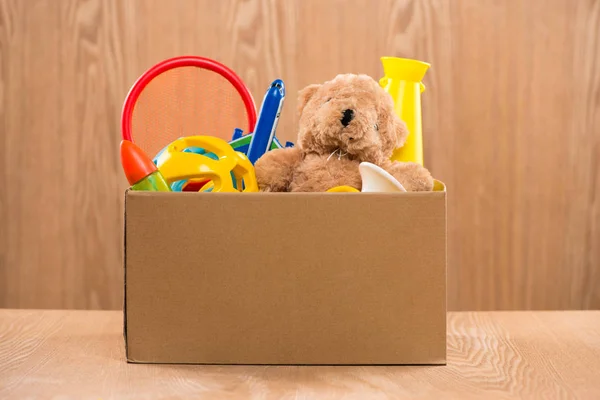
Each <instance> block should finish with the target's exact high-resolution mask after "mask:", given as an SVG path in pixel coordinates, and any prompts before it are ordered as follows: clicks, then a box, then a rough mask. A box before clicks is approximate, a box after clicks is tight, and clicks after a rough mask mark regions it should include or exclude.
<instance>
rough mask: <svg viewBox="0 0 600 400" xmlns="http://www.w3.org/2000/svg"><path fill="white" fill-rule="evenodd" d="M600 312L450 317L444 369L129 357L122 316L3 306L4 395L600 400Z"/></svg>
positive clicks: (0, 359)
mask: <svg viewBox="0 0 600 400" xmlns="http://www.w3.org/2000/svg"><path fill="white" fill-rule="evenodd" d="M598 371H600V312H598V311H570V312H488V313H485V312H482V313H450V314H449V316H448V365H447V366H356V367H354V366H335V367H327V366H318V367H311V366H302V367H296V366H285V367H278V366H197V365H144V364H127V363H126V361H125V354H124V344H123V336H122V314H121V313H120V312H117V311H31V310H1V311H0V377H1V378H2V379H0V397H2V398H36V397H39V396H43V397H45V398H77V399H94V400H97V399H99V398H101V399H128V398H192V397H198V396H202V398H210V399H212V398H214V399H234V398H240V399H258V398H260V399H291V398H294V399H312V398H319V399H339V398H344V399H346V398H347V399H366V398H368V399H389V398H394V399H403V398H422V399H439V398H460V399H469V398H486V399H508V398H552V399H563V398H564V399H567V398H568V399H575V398H580V399H593V398H598V396H600V381H599V380H598V376H599V375H598V374H599V373H598Z"/></svg>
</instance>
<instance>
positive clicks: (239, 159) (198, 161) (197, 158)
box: [156, 136, 258, 192]
mask: <svg viewBox="0 0 600 400" xmlns="http://www.w3.org/2000/svg"><path fill="white" fill-rule="evenodd" d="M189 147H200V148H202V149H204V150H206V152H207V153H213V154H215V155H217V157H219V159H218V160H215V159H212V158H210V157H208V156H206V155H204V154H197V153H188V152H183V150H185V149H186V148H189ZM156 164H157V166H158V169H159V170H160V173H161V174H162V175H163V177H164V178H165V180H166V181H167V182H168V183H169V184H171V183H173V182H175V181H179V180H183V179H209V180H210V181H211V182H209V183H207V185H210V186H211V187H212V191H213V192H240V191H243V192H258V184H257V183H256V174H255V172H254V166H253V165H252V163H251V162H250V160H248V158H247V157H246V156H245V155H244V154H243V153H240V152H237V151H235V150H234V149H233V148H232V147H231V146H230V145H229V143H227V142H226V141H224V140H222V139H219V138H216V137H212V136H189V137H184V138H179V139H177V140H175V141H174V142H172V143H171V144H169V145H168V146H167V148H166V149H165V150H164V151H163V152H162V153H161V154H160V156H159V157H158V158H157V160H156ZM232 173H233V176H234V177H235V181H236V185H237V188H238V189H236V188H235V187H234V185H233V180H232V178H231V174H232ZM242 188H243V189H242Z"/></svg>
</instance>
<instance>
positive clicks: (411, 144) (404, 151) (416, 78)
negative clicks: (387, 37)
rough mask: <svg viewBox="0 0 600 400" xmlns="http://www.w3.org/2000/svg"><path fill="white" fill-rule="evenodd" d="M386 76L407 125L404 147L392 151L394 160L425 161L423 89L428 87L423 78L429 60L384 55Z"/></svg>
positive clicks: (383, 82) (383, 80)
mask: <svg viewBox="0 0 600 400" xmlns="http://www.w3.org/2000/svg"><path fill="white" fill-rule="evenodd" d="M381 63H382V64H383V72H384V76H383V77H382V78H381V79H380V80H379V84H380V85H381V87H382V88H383V89H384V90H385V91H386V92H388V93H389V94H390V95H391V96H392V98H393V99H394V111H395V112H396V114H397V115H398V116H399V117H400V119H402V120H403V121H404V122H405V123H406V125H407V128H408V132H409V135H408V138H407V140H406V143H405V144H404V146H403V147H401V148H399V149H396V150H395V151H394V154H393V155H392V160H394V161H412V162H416V163H419V164H421V165H423V139H422V128H421V93H423V92H424V91H425V85H424V84H423V82H421V81H422V80H423V78H424V77H425V74H426V73H427V70H428V69H429V67H430V64H428V63H426V62H423V61H418V60H412V59H409V58H398V57H382V58H381Z"/></svg>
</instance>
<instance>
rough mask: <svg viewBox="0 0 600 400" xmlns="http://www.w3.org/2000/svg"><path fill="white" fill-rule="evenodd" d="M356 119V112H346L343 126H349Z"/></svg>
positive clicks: (342, 120)
mask: <svg viewBox="0 0 600 400" xmlns="http://www.w3.org/2000/svg"><path fill="white" fill-rule="evenodd" d="M353 119H354V110H349V109H348V110H344V116H343V117H342V119H341V122H342V125H344V126H348V124H349V123H350V121H352V120H353Z"/></svg>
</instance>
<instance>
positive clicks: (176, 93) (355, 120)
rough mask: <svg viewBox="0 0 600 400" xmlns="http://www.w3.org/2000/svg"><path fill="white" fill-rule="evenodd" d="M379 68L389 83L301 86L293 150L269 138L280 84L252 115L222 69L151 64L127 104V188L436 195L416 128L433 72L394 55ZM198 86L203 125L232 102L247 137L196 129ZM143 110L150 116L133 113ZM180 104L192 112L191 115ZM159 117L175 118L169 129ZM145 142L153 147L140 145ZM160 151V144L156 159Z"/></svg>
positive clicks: (176, 62)
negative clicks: (201, 92)
mask: <svg viewBox="0 0 600 400" xmlns="http://www.w3.org/2000/svg"><path fill="white" fill-rule="evenodd" d="M382 61H383V64H384V72H385V73H386V76H385V77H384V78H382V79H381V80H380V81H379V82H377V81H375V80H374V79H373V78H371V77H369V76H367V75H362V74H358V75H357V74H340V75H338V76H336V77H334V78H333V79H331V80H329V81H327V82H324V83H322V84H313V85H309V86H307V87H306V88H304V89H302V90H301V91H300V93H299V97H298V108H299V113H300V115H299V117H300V118H299V126H298V134H297V143H296V145H294V144H292V143H290V142H287V143H286V144H285V145H283V144H282V143H281V142H280V141H279V140H278V139H277V137H276V136H275V131H276V128H277V122H278V120H279V117H280V115H281V112H282V107H283V102H284V99H285V85H284V82H283V81H282V80H280V79H277V80H275V81H273V82H272V83H271V85H270V86H269V88H268V90H267V92H266V94H265V96H264V99H263V103H262V105H261V108H260V112H259V113H258V117H256V110H255V105H254V101H253V99H252V96H251V95H250V93H249V91H248V89H247V87H246V86H245V85H244V84H243V82H242V81H241V79H240V78H239V77H238V76H237V75H236V74H235V73H234V72H233V71H232V70H231V69H229V68H227V67H225V66H224V65H222V64H220V63H218V62H216V61H214V60H210V59H207V58H202V57H190V56H186V57H177V58H174V59H169V60H165V61H163V62H162V63H160V64H157V65H156V66H154V67H152V68H151V69H150V70H148V71H147V72H146V73H145V74H143V75H142V76H141V77H140V78H139V79H138V80H137V81H136V83H135V84H134V86H133V87H132V89H131V90H130V92H129V94H128V96H127V99H126V101H125V105H124V107H123V116H122V130H123V132H122V133H123V141H122V142H121V162H122V165H123V169H124V172H125V175H126V177H127V179H128V181H129V183H130V185H131V189H132V190H146V191H165V192H170V191H171V192H174V191H195V192H241V193H244V192H406V191H409V192H411V191H430V190H433V186H434V179H433V178H432V176H431V174H430V173H429V171H428V170H427V169H426V168H425V167H423V159H422V158H423V156H422V139H421V126H420V119H421V115H420V95H421V92H422V91H423V90H424V86H423V84H422V83H421V80H422V78H423V76H424V74H425V72H426V70H427V68H428V67H429V65H428V64H426V63H423V62H420V61H415V60H408V59H400V58H391V57H384V58H382ZM207 73H208V74H212V75H211V76H212V77H213V78H212V82H213V83H212V85H210V84H206V85H204V81H203V80H206V79H208V78H206V76H207V75H206V74H207ZM186 76H188V77H189V78H185V77H186ZM185 79H188V80H189V82H192V80H193V82H192V83H189V82H185ZM182 82H183V83H182ZM194 83H197V85H196V86H197V88H196V86H194ZM204 87H207V88H208V90H207V91H206V96H207V99H206V100H205V101H204V103H203V104H204V108H205V109H206V110H205V112H206V113H208V117H207V118H205V119H211V117H214V119H215V120H217V119H218V118H219V116H218V115H217V113H219V112H224V113H227V112H228V110H229V108H230V107H231V104H233V103H234V102H235V101H236V100H237V102H238V103H239V104H243V108H244V111H245V114H246V119H247V121H242V122H244V123H247V129H248V132H249V133H247V134H244V130H243V129H241V128H240V127H236V128H235V129H234V130H233V133H232V134H231V136H230V137H231V139H230V140H229V141H227V140H225V139H223V138H222V137H217V136H212V135H206V134H203V133H202V132H195V130H196V129H197V128H196V126H197V122H195V121H194V118H196V117H197V116H196V114H195V113H194V111H195V110H194V107H197V108H199V106H197V105H196V103H194V102H193V101H190V100H189V99H190V98H193V96H194V94H196V95H197V94H198V93H194V91H195V90H199V88H204ZM158 90H161V92H160V93H159V92H158ZM165 93H166V94H165ZM226 93H229V94H226ZM165 99H166V101H165ZM173 99H174V100H173ZM220 99H221V100H220ZM186 102H187V103H186ZM152 105H155V108H152V107H151V106H152ZM144 107H146V109H147V110H149V111H146V112H145V113H143V112H141V111H139V110H142V109H144ZM186 107H187V108H188V109H189V110H191V111H190V114H189V116H188V115H186V114H185V111H184V110H186ZM157 110H158V111H157ZM136 113H137V114H136ZM231 113H233V112H231ZM241 114H243V112H237V113H236V115H241ZM136 115H137V117H136ZM139 115H141V116H142V117H140V116H139ZM165 115H166V116H168V117H171V118H172V119H171V120H168V121H167V122H165V118H163V117H164V116H165ZM161 118H162V119H161ZM169 121H177V124H178V125H177V126H175V127H173V125H174V124H175V123H170V122H169ZM189 132H192V134H189ZM409 132H410V133H409ZM157 133H159V134H157ZM182 133H185V134H182ZM145 138H153V141H152V142H148V141H147V140H146V142H144V139H145ZM134 139H135V140H134ZM161 141H162V142H161ZM157 146H160V147H161V148H160V150H158V152H156V149H157V148H158V147H157ZM151 151H152V152H156V154H149V152H151ZM151 155H152V157H151Z"/></svg>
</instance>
